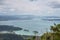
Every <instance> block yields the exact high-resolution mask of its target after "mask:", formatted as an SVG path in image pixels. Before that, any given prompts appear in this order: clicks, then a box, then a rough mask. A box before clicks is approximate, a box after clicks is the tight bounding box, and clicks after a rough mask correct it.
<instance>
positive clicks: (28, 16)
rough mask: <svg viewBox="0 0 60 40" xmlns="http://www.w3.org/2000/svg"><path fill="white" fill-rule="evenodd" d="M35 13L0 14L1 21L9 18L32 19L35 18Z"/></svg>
mask: <svg viewBox="0 0 60 40" xmlns="http://www.w3.org/2000/svg"><path fill="white" fill-rule="evenodd" d="M33 18H34V16H33V15H10V16H8V15H7V16H6V15H0V21H8V20H31V19H33Z"/></svg>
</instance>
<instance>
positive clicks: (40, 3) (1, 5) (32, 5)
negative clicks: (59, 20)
mask: <svg viewBox="0 0 60 40" xmlns="http://www.w3.org/2000/svg"><path fill="white" fill-rule="evenodd" d="M0 15H40V16H47V15H50V16H54V15H55V16H59V15H60V0H0Z"/></svg>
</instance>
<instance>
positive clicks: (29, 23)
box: [0, 19, 60, 35]
mask: <svg viewBox="0 0 60 40" xmlns="http://www.w3.org/2000/svg"><path fill="white" fill-rule="evenodd" d="M54 23H57V24H58V23H60V21H44V20H41V19H37V20H36V19H35V20H11V21H0V25H13V26H15V27H21V28H23V29H27V30H29V32H27V31H24V30H20V31H16V33H17V34H21V35H33V34H34V33H33V31H38V32H39V33H38V35H41V34H42V33H44V32H46V31H48V32H49V31H50V26H51V25H53V24H54Z"/></svg>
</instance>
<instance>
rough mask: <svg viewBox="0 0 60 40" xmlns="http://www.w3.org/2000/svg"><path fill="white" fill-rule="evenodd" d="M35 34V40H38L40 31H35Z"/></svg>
mask: <svg viewBox="0 0 60 40" xmlns="http://www.w3.org/2000/svg"><path fill="white" fill-rule="evenodd" d="M33 33H34V34H35V40H37V34H38V31H33Z"/></svg>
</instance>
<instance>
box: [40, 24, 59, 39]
mask: <svg viewBox="0 0 60 40" xmlns="http://www.w3.org/2000/svg"><path fill="white" fill-rule="evenodd" d="M50 30H51V31H53V33H52V32H50V33H48V34H47V33H44V34H43V35H42V36H41V40H49V39H50V40H60V24H55V23H54V25H53V26H51V29H50Z"/></svg>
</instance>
